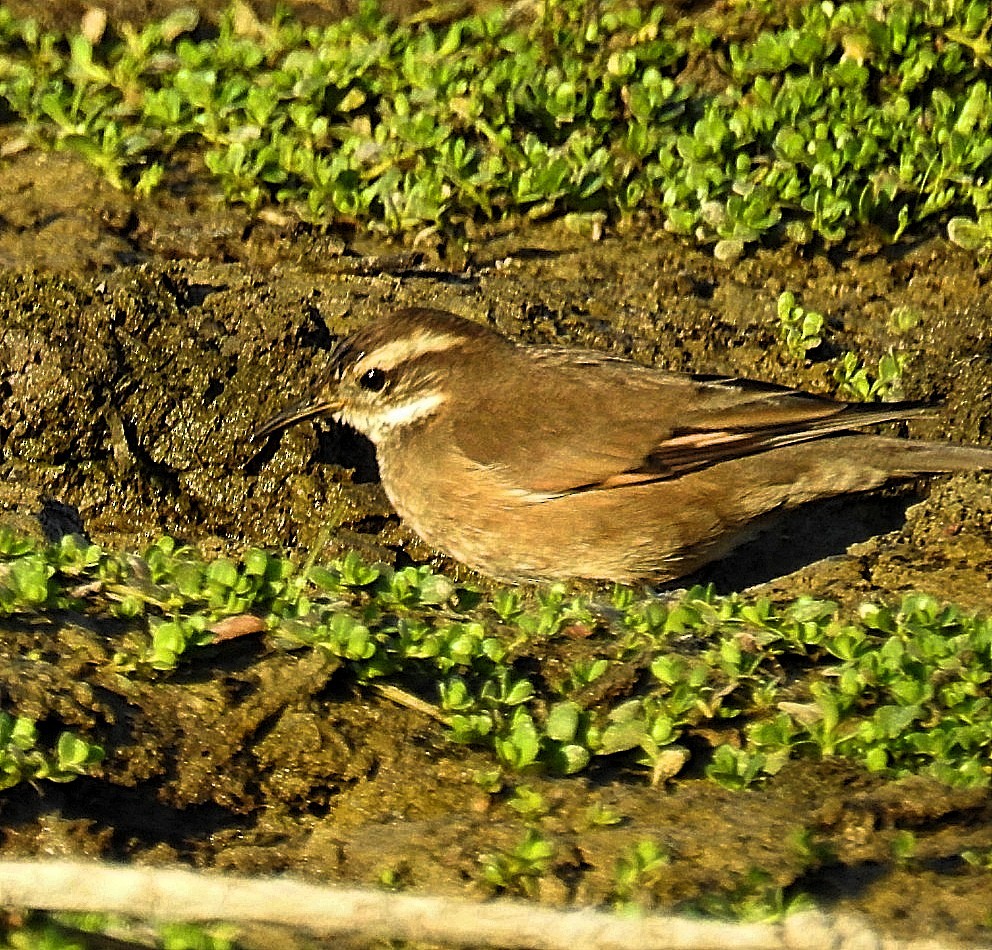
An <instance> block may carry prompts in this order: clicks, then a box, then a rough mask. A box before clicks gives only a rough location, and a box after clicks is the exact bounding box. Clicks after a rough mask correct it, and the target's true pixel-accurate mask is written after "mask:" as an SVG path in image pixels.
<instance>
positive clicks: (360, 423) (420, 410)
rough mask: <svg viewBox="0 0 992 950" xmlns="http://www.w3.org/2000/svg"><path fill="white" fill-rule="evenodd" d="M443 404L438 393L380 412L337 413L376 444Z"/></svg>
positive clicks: (419, 397) (428, 414) (442, 397)
mask: <svg viewBox="0 0 992 950" xmlns="http://www.w3.org/2000/svg"><path fill="white" fill-rule="evenodd" d="M443 402H444V396H442V395H441V394H440V393H439V392H432V393H426V394H425V395H422V396H417V397H416V398H414V399H411V400H410V401H409V402H403V403H399V404H397V405H393V406H389V407H388V408H384V409H383V411H382V412H375V411H372V412H364V411H362V410H358V411H357V412H355V411H347V410H346V411H344V412H341V413H339V418H340V419H341V421H342V422H345V423H347V424H348V425H350V426H351V427H352V428H353V429H357V430H358V431H359V432H361V433H362V435H364V436H367V437H368V438H369V439H371V440H372V442H378V441H379V440H380V439H382V438H383V436H385V435H386V434H387V433H389V432H390V431H391V430H392V429H395V428H396V427H397V426H405V425H409V424H410V423H412V422H417V421H418V420H419V419H426V418H427V417H428V416H430V415H433V413H434V410H435V409H437V407H438V406H440V405H441V403H443Z"/></svg>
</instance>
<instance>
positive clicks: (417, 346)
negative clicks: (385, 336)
mask: <svg viewBox="0 0 992 950" xmlns="http://www.w3.org/2000/svg"><path fill="white" fill-rule="evenodd" d="M462 342H464V340H463V338H462V337H458V336H452V335H451V334H450V333H434V332H432V331H430V330H421V331H419V332H417V333H415V334H412V335H410V336H404V337H401V338H400V339H398V340H390V342H388V343H383V344H382V346H379V347H376V348H375V349H374V350H372V352H371V353H366V354H365V355H364V356H363V357H362V358H361V359H360V360H359V363H360V365H361V366H363V367H366V366H367V367H369V368H371V367H373V366H374V367H376V368H377V369H393V367H395V366H399V365H400V364H401V363H405V362H407V361H408V360H412V359H415V358H416V357H418V356H423V355H424V354H425V353H443V352H444V351H445V350H450V349H451V348H452V347H453V346H457V345H458V344H459V343H462Z"/></svg>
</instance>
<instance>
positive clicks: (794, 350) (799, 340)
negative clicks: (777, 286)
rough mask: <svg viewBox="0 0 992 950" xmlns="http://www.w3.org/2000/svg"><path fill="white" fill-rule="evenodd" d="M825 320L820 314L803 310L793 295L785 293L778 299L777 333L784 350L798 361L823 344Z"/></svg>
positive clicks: (789, 292)
mask: <svg viewBox="0 0 992 950" xmlns="http://www.w3.org/2000/svg"><path fill="white" fill-rule="evenodd" d="M824 328H825V320H824V318H823V314H822V313H817V312H816V311H815V310H804V309H803V308H802V307H800V306H799V305H798V304H797V303H796V297H795V294H793V293H792V292H791V291H788V290H787V291H785V292H784V293H782V294H780V295H779V298H778V333H779V338H780V339H781V340H782V342H783V343H785V347H786V349H787V350H788V351H789V353H791V354H792V355H793V356H795V357H797V358H798V359H803V358H804V357H805V356H806V354H807V353H808V352H809V351H810V350H814V349H816V347H818V346H819V345H820V344H821V343H822V342H823V331H824Z"/></svg>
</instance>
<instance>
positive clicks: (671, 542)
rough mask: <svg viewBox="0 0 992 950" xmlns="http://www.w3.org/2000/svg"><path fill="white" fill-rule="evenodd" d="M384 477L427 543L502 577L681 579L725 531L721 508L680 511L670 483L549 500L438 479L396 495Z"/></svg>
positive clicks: (480, 481) (425, 478) (493, 484)
mask: <svg viewBox="0 0 992 950" xmlns="http://www.w3.org/2000/svg"><path fill="white" fill-rule="evenodd" d="M382 474H383V485H384V487H385V489H386V493H387V494H388V495H389V498H390V501H391V502H392V504H393V507H394V508H395V509H396V511H397V513H398V514H399V515H400V517H401V518H402V519H403V520H404V522H405V523H406V524H407V525H408V526H409V527H410V528H412V529H413V530H414V531H415V532H416V533H417V534H418V535H419V536H420V537H421V538H423V539H424V541H426V542H427V543H428V544H430V545H431V546H432V547H435V548H438V549H439V550H441V551H443V552H445V553H446V554H448V555H450V556H451V557H453V558H455V559H456V560H458V561H461V562H462V563H463V564H467V565H468V566H469V567H472V568H474V569H475V570H478V571H481V572H482V573H484V574H489V575H491V576H493V577H497V578H500V579H502V580H508V581H520V580H551V579H558V578H566V577H587V578H599V579H608V580H617V581H632V580H635V579H637V578H641V577H648V576H650V577H654V578H657V579H659V580H665V579H670V578H675V577H679V576H681V575H682V574H684V573H686V572H687V571H689V570H692V569H693V568H694V567H695V566H696V563H695V562H696V560H698V559H699V558H698V557H697V555H699V554H700V553H701V552H703V551H704V550H705V549H706V548H707V547H708V546H710V545H711V544H713V543H716V541H717V540H718V539H719V538H720V537H721V535H722V534H723V526H722V525H721V523H720V519H719V517H717V516H716V515H715V513H713V512H712V511H701V510H700V509H698V508H697V509H695V510H691V509H690V510H688V511H686V510H681V511H680V510H679V509H678V508H676V509H674V510H673V508H672V505H673V504H675V503H676V499H674V498H671V497H669V496H670V495H671V486H669V485H668V484H667V483H659V484H655V485H651V486H644V487H641V488H624V489H622V490H620V491H611V492H578V493H574V494H566V495H561V496H556V497H547V496H539V495H536V494H532V493H527V492H522V491H514V490H512V489H508V488H507V487H506V486H504V485H502V484H500V483H499V481H498V480H497V479H493V478H487V477H483V476H476V477H460V478H458V479H454V480H451V481H447V480H445V479H442V478H438V477H436V476H435V475H434V474H433V473H429V472H428V473H421V477H420V478H419V479H418V480H417V482H416V485H417V487H416V489H415V490H413V491H411V482H410V479H409V478H404V479H403V480H402V484H403V491H402V492H397V491H396V490H395V484H394V481H393V479H391V478H390V477H389V475H390V473H389V472H388V471H384V472H383V473H382ZM473 474H474V473H473ZM690 557H691V558H693V563H688V561H687V558H690ZM705 559H706V558H705V557H703V558H702V560H705Z"/></svg>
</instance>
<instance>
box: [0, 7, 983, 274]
mask: <svg viewBox="0 0 992 950" xmlns="http://www.w3.org/2000/svg"><path fill="white" fill-rule="evenodd" d="M766 12H768V11H766V10H765V8H763V7H762V6H761V5H760V4H756V5H753V6H752V7H750V8H748V7H745V8H742V15H743V16H744V17H749V18H750V20H751V23H750V24H749V26H750V28H751V29H752V30H753V29H754V28H755V22H756V19H757V22H758V23H760V18H761V17H762V16H763V15H764V14H765V13H766ZM782 19H783V14H781V13H780V14H778V15H777V16H776V18H775V19H771V18H769V20H768V23H767V26H766V27H765V28H760V27H758V29H757V32H756V34H754V33H752V34H751V35H747V36H746V37H741V38H739V39H738V38H734V37H733V35H732V34H731V35H729V36H728V35H727V31H728V27H732V26H733V24H728V23H727V22H726V21H723V22H721V21H720V20H719V19H717V18H716V17H715V16H702V17H693V18H686V19H682V20H674V19H672V18H670V17H669V16H667V15H666V13H665V8H664V7H663V6H661V5H657V6H654V7H651V8H641V7H639V6H635V5H631V4H625V3H600V4H596V5H593V6H590V5H589V4H585V3H578V2H574V0H557V2H554V3H549V4H547V5H545V6H544V7H543V8H542V11H541V12H540V13H539V14H537V15H533V16H520V15H513V14H511V13H510V12H509V11H508V10H506V9H505V8H503V7H501V6H496V7H493V8H491V9H489V10H488V11H486V12H484V13H477V14H473V15H470V16H463V17H460V18H456V19H453V20H450V19H445V20H442V21H441V22H432V21H431V19H430V17H429V16H428V17H419V18H412V19H410V20H406V21H401V22H397V21H395V20H393V19H391V18H389V17H387V16H385V15H384V14H382V13H381V12H380V11H379V10H378V9H377V8H376V7H375V6H374V5H363V6H362V8H361V11H360V12H359V13H357V14H356V15H354V16H351V17H348V18H346V19H344V20H342V21H340V22H337V23H334V24H331V25H329V26H324V27H315V26H312V27H305V26H303V25H302V24H301V23H300V22H299V21H297V20H295V19H294V18H292V17H291V16H277V17H276V18H275V19H274V20H273V21H272V22H270V23H262V22H260V21H258V20H257V19H255V18H254V16H253V15H252V14H251V12H250V10H249V9H248V8H247V7H246V6H244V5H240V6H234V7H232V8H231V9H230V10H229V11H228V12H227V13H226V14H225V15H224V16H223V17H222V18H221V21H220V29H219V31H217V33H216V35H210V36H207V37H203V35H202V34H201V33H198V32H197V31H196V25H197V20H198V18H197V15H196V13H195V11H192V10H190V9H181V10H179V11H177V12H174V13H173V14H171V15H170V16H168V17H167V18H166V19H164V20H161V21H158V22H154V23H151V24H148V25H146V26H144V27H143V28H141V29H138V28H129V27H126V26H120V27H115V29H113V30H109V31H105V30H104V29H103V24H102V23H99V24H97V25H93V24H92V23H91V25H90V27H89V29H83V30H81V31H79V32H75V33H71V34H61V33H58V32H54V31H50V30H45V29H41V28H39V26H38V25H37V23H36V22H35V21H33V20H19V19H16V18H15V17H13V16H12V15H11V14H10V13H8V12H6V11H5V12H4V14H3V16H2V18H0V99H2V100H3V101H4V103H5V104H6V107H7V109H8V110H9V112H10V113H11V114H12V115H13V116H15V117H17V119H18V120H19V121H20V122H21V123H23V130H24V133H23V134H24V135H25V136H26V138H27V139H28V140H30V141H38V142H42V143H45V144H48V145H54V146H57V147H62V148H71V149H75V150H77V151H79V152H80V153H81V154H83V155H84V156H86V158H87V160H88V161H90V162H92V163H93V164H94V165H95V166H96V167H98V168H99V169H100V170H101V172H102V173H103V174H104V175H106V176H107V177H108V178H109V180H110V181H112V182H114V183H115V184H118V185H125V184H127V185H133V186H134V187H136V188H137V189H138V191H139V192H140V193H147V192H149V191H150V190H152V189H154V188H155V187H157V186H158V185H159V183H160V182H161V181H162V179H163V176H164V175H166V174H167V173H168V171H169V169H170V168H171V167H173V166H174V165H175V163H176V161H177V159H178V158H179V157H180V156H181V155H184V154H188V153H190V152H192V153H194V154H195V155H197V156H200V157H202V161H203V162H204V163H205V165H206V167H207V168H208V169H209V171H210V173H212V175H213V176H215V179H216V181H217V182H218V184H219V185H220V187H221V188H222V189H223V190H224V193H225V194H226V195H227V197H228V198H229V199H230V200H232V201H238V202H244V203H246V204H247V205H249V206H250V207H258V206H259V205H261V204H263V203H266V204H267V203H276V204H285V205H286V206H288V207H289V208H291V209H292V210H293V211H294V212H296V213H297V214H299V215H301V216H302V217H303V218H304V219H307V220H312V221H317V222H325V223H327V222H335V221H339V222H340V221H347V222H354V223H356V224H358V225H360V226H362V227H370V228H375V229H378V230H384V231H386V232H388V233H391V234H407V235H413V234H417V233H420V235H421V236H423V235H424V234H426V233H430V232H432V231H440V232H442V234H443V235H445V236H458V235H463V236H464V235H466V234H470V233H472V232H473V230H474V229H475V226H477V225H478V224H480V223H483V222H487V221H492V220H500V219H504V218H507V217H510V218H513V219H517V218H519V217H520V216H521V215H523V216H525V217H529V218H539V217H543V216H546V215H549V214H558V215H560V214H568V215H570V216H571V220H572V222H573V224H574V225H575V226H577V227H579V228H582V229H585V230H587V231H593V230H596V229H599V228H601V227H602V225H603V223H605V222H607V221H609V222H615V221H617V220H621V219H629V218H630V217H631V216H632V215H635V214H638V213H642V212H645V213H649V214H650V215H651V216H652V217H653V218H655V219H657V220H659V221H661V222H663V223H664V226H665V227H666V228H668V229H669V230H671V231H672V232H674V233H676V234H679V235H685V236H690V237H693V238H694V239H696V240H701V241H705V242H711V243H712V242H716V251H717V253H718V254H720V255H721V256H728V257H734V256H737V255H739V254H740V253H741V250H742V248H743V247H744V245H745V244H747V243H749V242H753V241H757V240H760V239H767V238H768V237H776V238H782V237H785V238H787V239H789V240H791V241H795V242H798V243H800V244H806V243H809V242H810V241H813V240H819V241H821V242H823V241H825V242H828V243H830V242H836V241H839V240H841V239H843V238H844V237H845V235H847V234H848V233H850V232H851V230H852V228H860V227H864V226H865V225H872V226H874V227H877V228H878V229H880V231H882V232H885V233H887V234H888V235H889V236H890V237H891V238H898V237H899V236H900V235H901V234H903V233H904V232H906V230H907V229H910V230H912V231H918V230H919V229H920V227H921V226H922V225H924V224H925V223H926V222H930V221H933V220H935V219H940V220H944V221H945V222H946V221H947V219H948V217H949V216H950V215H952V214H953V215H955V217H954V218H953V220H951V221H950V234H951V237H952V239H954V240H957V241H959V242H960V243H962V244H964V245H966V246H969V247H972V248H978V247H981V246H983V245H984V243H985V241H986V240H987V233H988V229H989V221H988V215H987V208H988V206H989V203H990V201H989V196H990V192H989V184H988V178H989V176H988V168H989V161H990V155H992V145H990V144H989V143H990V141H992V137H990V131H992V98H990V95H989V90H988V81H987V79H988V72H989V64H990V60H989V49H988V41H987V38H986V32H987V24H988V22H989V10H988V8H987V5H985V4H983V3H980V2H975V0H971V2H953V3H947V2H944V0H932V2H927V3H910V2H890V3H886V4H885V5H884V6H883V7H878V6H877V5H875V4H867V3H837V4H835V3H811V4H806V5H803V6H798V7H790V8H789V11H788V13H787V14H785V15H784V20H785V22H782Z"/></svg>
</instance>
